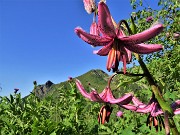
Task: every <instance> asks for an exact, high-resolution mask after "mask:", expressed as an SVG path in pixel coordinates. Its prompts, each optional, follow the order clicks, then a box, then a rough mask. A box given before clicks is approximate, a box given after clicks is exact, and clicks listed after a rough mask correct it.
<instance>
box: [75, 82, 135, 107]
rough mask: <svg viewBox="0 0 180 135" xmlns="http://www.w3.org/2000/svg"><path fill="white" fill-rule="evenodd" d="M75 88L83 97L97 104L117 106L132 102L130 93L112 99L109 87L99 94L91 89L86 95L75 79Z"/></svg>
mask: <svg viewBox="0 0 180 135" xmlns="http://www.w3.org/2000/svg"><path fill="white" fill-rule="evenodd" d="M76 86H77V88H78V89H79V91H80V93H81V94H82V95H83V96H84V97H85V98H88V99H90V100H91V101H94V102H99V103H110V104H119V105H125V104H128V103H130V102H131V100H132V97H133V95H132V93H128V94H126V95H124V96H122V97H120V98H117V99H116V98H114V96H113V94H112V91H111V89H110V88H109V87H106V88H105V89H104V90H103V91H102V92H101V93H100V94H98V92H97V91H96V90H95V89H92V91H91V92H90V93H88V92H87V91H86V90H85V89H84V87H83V85H82V84H81V82H80V81H79V80H78V79H76Z"/></svg>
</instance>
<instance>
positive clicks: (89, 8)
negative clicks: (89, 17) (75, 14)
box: [83, 0, 96, 14]
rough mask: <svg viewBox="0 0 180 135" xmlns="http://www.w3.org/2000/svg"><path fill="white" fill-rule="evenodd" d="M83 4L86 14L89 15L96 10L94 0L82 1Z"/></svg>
mask: <svg viewBox="0 0 180 135" xmlns="http://www.w3.org/2000/svg"><path fill="white" fill-rule="evenodd" d="M83 2H84V8H85V10H86V11H87V13H88V14H91V13H93V12H94V11H95V8H96V4H95V0H83Z"/></svg>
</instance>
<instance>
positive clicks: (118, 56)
mask: <svg viewBox="0 0 180 135" xmlns="http://www.w3.org/2000/svg"><path fill="white" fill-rule="evenodd" d="M98 28H99V31H100V32H101V33H102V36H98V35H93V34H89V33H86V32H85V31H84V30H83V29H81V28H79V27H78V28H76V29H75V33H76V34H77V35H78V36H79V37H80V38H81V39H82V40H84V41H85V42H87V43H88V44H90V45H93V46H103V47H102V48H101V49H100V50H98V51H94V53H95V54H98V55H100V56H108V58H107V65H106V67H107V70H108V71H110V70H111V69H113V71H117V70H118V66H119V62H120V61H122V62H123V65H124V73H125V72H126V63H129V62H130V61H131V51H132V52H135V53H139V54H148V53H152V52H156V51H159V50H161V49H162V48H163V47H162V45H159V44H144V43H143V42H145V41H148V40H149V39H151V38H153V37H155V36H156V35H158V34H159V33H160V32H161V31H162V30H163V25H162V24H156V25H154V26H153V27H151V28H149V29H148V30H145V31H143V32H141V33H138V34H135V35H131V36H126V35H125V34H124V32H123V30H122V29H121V28H115V26H114V25H113V22H112V18H111V14H110V12H109V9H108V7H107V6H106V4H105V3H104V2H100V3H99V5H98Z"/></svg>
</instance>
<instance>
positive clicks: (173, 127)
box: [134, 53, 179, 135]
mask: <svg viewBox="0 0 180 135" xmlns="http://www.w3.org/2000/svg"><path fill="white" fill-rule="evenodd" d="M134 55H135V57H136V59H137V60H138V62H139V64H140V66H141V68H142V70H143V72H144V74H145V77H146V79H147V81H148V83H149V84H150V86H151V89H152V91H153V93H154V95H155V97H156V99H157V101H158V103H159V105H160V106H161V108H162V110H163V112H166V116H168V120H169V127H170V129H171V131H172V134H173V135H179V133H178V130H177V127H176V125H175V122H174V120H173V116H174V112H173V110H172V108H171V106H170V105H169V104H168V103H167V102H166V101H165V100H164V98H163V96H162V94H161V89H160V88H159V87H158V85H157V84H156V83H155V81H154V79H153V77H152V75H151V74H150V72H149V70H148V68H147V67H146V65H145V63H144V62H143V60H142V59H141V57H140V55H139V54H136V53H134Z"/></svg>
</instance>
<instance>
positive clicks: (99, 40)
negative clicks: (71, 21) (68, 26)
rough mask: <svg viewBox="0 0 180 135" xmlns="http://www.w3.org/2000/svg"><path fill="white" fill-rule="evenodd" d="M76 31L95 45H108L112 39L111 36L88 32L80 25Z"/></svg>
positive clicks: (83, 38)
mask: <svg viewBox="0 0 180 135" xmlns="http://www.w3.org/2000/svg"><path fill="white" fill-rule="evenodd" d="M75 33H76V34H77V35H78V36H79V37H80V38H81V39H82V40H84V41H85V42H87V43H88V44H90V45H93V46H104V45H107V44H108V43H109V42H110V41H111V39H110V38H105V37H100V36H97V35H92V34H89V33H86V32H85V31H84V30H83V29H81V28H79V27H77V28H75Z"/></svg>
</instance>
